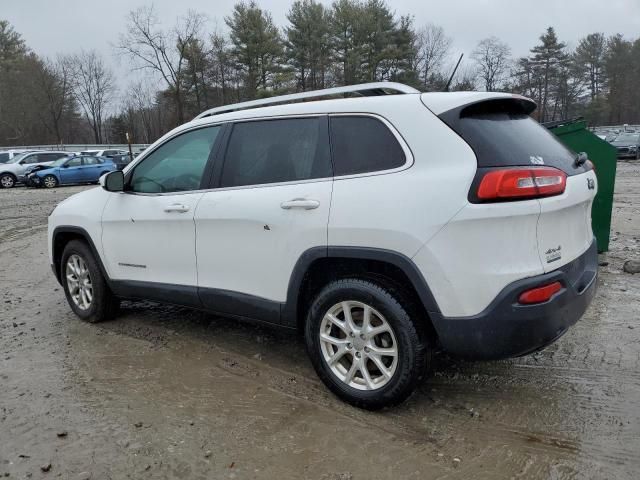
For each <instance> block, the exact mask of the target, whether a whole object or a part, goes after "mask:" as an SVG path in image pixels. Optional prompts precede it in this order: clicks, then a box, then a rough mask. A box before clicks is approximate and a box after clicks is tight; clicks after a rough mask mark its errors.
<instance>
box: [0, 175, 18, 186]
mask: <svg viewBox="0 0 640 480" xmlns="http://www.w3.org/2000/svg"><path fill="white" fill-rule="evenodd" d="M15 185H16V177H14V176H13V175H12V174H10V173H3V174H2V175H0V187H2V188H13V187H14V186H15Z"/></svg>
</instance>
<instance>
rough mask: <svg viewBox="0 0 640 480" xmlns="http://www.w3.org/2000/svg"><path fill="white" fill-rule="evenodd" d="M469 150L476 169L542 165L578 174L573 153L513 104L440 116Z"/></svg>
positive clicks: (485, 105) (483, 105)
mask: <svg viewBox="0 0 640 480" xmlns="http://www.w3.org/2000/svg"><path fill="white" fill-rule="evenodd" d="M440 118H442V120H444V121H445V123H447V124H448V125H449V126H450V127H451V128H452V129H453V130H455V131H456V133H458V135H460V136H461V137H462V138H463V139H464V140H465V141H466V142H467V143H468V144H469V146H470V147H471V148H472V149H473V151H474V152H475V154H476V157H477V159H478V167H480V168H486V167H506V166H531V165H546V166H549V167H556V168H559V169H561V170H563V171H565V172H566V173H567V174H570V175H573V174H576V173H582V172H583V171H585V168H586V167H576V166H575V158H576V155H575V153H573V152H571V151H570V150H569V149H567V148H566V147H565V146H564V145H563V144H562V143H560V142H559V141H558V140H557V139H556V138H555V136H554V135H553V134H552V133H550V132H549V131H548V130H547V129H546V128H545V127H543V126H542V125H540V124H539V123H538V122H537V121H535V120H534V119H533V118H531V117H530V116H529V115H528V114H527V113H525V112H524V111H523V109H522V107H521V106H520V105H519V104H518V103H515V102H509V101H504V100H493V101H487V102H482V103H479V104H475V105H471V106H469V107H466V108H463V109H462V110H452V111H449V112H445V113H443V114H441V115H440Z"/></svg>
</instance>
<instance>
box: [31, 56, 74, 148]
mask: <svg viewBox="0 0 640 480" xmlns="http://www.w3.org/2000/svg"><path fill="white" fill-rule="evenodd" d="M37 73H38V75H37V77H36V82H37V84H38V87H39V90H40V94H41V95H42V100H43V105H44V108H43V109H42V111H41V112H40V118H41V119H42V123H43V124H44V126H45V127H46V128H47V130H49V132H51V133H52V134H53V135H55V138H56V142H57V143H58V144H61V143H62V131H63V127H64V124H65V115H66V116H67V117H68V116H69V114H71V113H73V110H74V106H75V102H74V98H73V63H72V61H71V58H70V57H65V56H59V57H58V58H57V59H56V60H55V61H45V62H43V65H42V68H41V69H39V70H38V71H37Z"/></svg>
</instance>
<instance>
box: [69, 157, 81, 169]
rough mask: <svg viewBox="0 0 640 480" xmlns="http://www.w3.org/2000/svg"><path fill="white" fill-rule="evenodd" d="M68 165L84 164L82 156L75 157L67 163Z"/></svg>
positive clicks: (77, 165)
mask: <svg viewBox="0 0 640 480" xmlns="http://www.w3.org/2000/svg"><path fill="white" fill-rule="evenodd" d="M66 165H67V167H79V166H80V165H82V157H74V158H72V159H71V160H69V161H68V162H67V163H66Z"/></svg>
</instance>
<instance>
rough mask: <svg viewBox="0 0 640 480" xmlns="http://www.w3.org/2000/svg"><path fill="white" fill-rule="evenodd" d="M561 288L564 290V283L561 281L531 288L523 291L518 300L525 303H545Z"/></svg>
mask: <svg viewBox="0 0 640 480" xmlns="http://www.w3.org/2000/svg"><path fill="white" fill-rule="evenodd" d="M560 290H562V284H561V283H560V282H553V283H550V284H549V285H544V286H542V287H536V288H532V289H531V290H527V291H526V292H522V293H521V294H520V297H519V298H518V302H519V303H522V304H524V305H531V304H532V303H543V302H546V301H547V300H549V299H550V298H551V297H553V296H554V295H555V294H556V293H558V292H559V291H560Z"/></svg>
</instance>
